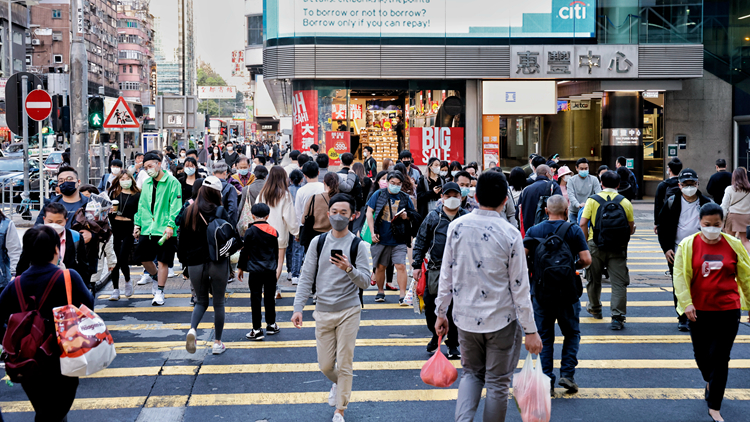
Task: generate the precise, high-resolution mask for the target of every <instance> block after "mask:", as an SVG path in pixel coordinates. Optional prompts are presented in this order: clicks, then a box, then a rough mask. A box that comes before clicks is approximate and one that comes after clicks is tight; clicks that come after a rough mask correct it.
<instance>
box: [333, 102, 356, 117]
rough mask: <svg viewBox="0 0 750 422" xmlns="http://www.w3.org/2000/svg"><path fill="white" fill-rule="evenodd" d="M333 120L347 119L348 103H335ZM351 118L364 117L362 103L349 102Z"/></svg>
mask: <svg viewBox="0 0 750 422" xmlns="http://www.w3.org/2000/svg"><path fill="white" fill-rule="evenodd" d="M331 119H332V120H346V104H333V111H332V112H331ZM349 119H351V120H355V119H358V120H361V119H362V104H349Z"/></svg>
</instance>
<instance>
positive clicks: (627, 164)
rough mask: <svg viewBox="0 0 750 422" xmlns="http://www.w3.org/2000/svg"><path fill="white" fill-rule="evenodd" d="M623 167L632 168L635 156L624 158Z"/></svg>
mask: <svg viewBox="0 0 750 422" xmlns="http://www.w3.org/2000/svg"><path fill="white" fill-rule="evenodd" d="M625 167H627V168H628V169H630V170H633V169H634V168H635V158H626V159H625Z"/></svg>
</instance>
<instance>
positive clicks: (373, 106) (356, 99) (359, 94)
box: [332, 90, 408, 162]
mask: <svg viewBox="0 0 750 422" xmlns="http://www.w3.org/2000/svg"><path fill="white" fill-rule="evenodd" d="M348 100H349V105H348V107H347V103H346V98H344V99H342V100H337V101H334V103H333V113H332V114H333V117H334V120H335V122H334V124H333V127H334V130H337V131H347V130H348V131H349V132H350V133H351V151H352V152H354V153H355V157H357V158H360V159H361V158H362V148H364V147H366V146H369V147H372V149H373V157H374V158H375V160H376V161H378V162H382V161H383V159H385V158H389V159H391V160H393V161H396V160H397V159H398V153H399V152H400V151H401V150H403V149H404V146H405V141H404V139H405V132H406V123H405V121H404V120H405V119H404V110H405V109H406V104H407V103H408V94H407V92H406V91H395V90H351V92H350V95H349V99H348ZM347 109H348V110H349V113H348V116H347V113H346V111H347ZM347 117H348V119H347Z"/></svg>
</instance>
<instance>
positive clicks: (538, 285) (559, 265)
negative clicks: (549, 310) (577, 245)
mask: <svg viewBox="0 0 750 422" xmlns="http://www.w3.org/2000/svg"><path fill="white" fill-rule="evenodd" d="M571 227H573V223H570V222H567V221H566V222H563V223H562V224H561V225H560V227H559V228H558V229H557V230H556V231H555V232H554V233H551V234H550V235H549V236H547V238H546V239H540V240H539V245H537V247H536V249H535V250H534V268H533V273H532V283H534V298H536V300H537V302H539V304H541V305H553V304H560V305H570V304H573V303H576V302H577V301H578V299H579V298H580V297H581V294H583V284H582V283H581V277H579V276H578V275H576V266H575V265H576V264H575V257H574V256H573V252H571V250H570V246H569V245H568V242H566V241H565V235H566V234H567V233H568V230H570V228H571Z"/></svg>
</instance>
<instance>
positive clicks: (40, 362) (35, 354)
mask: <svg viewBox="0 0 750 422" xmlns="http://www.w3.org/2000/svg"><path fill="white" fill-rule="evenodd" d="M23 247H24V253H25V254H26V255H27V256H29V257H31V266H30V267H29V268H28V269H27V270H26V271H25V272H24V273H23V274H22V275H21V276H19V277H16V279H14V280H13V282H11V283H10V284H9V285H8V287H7V288H6V289H5V290H3V292H2V294H0V336H2V338H3V347H4V349H5V351H6V354H4V355H3V358H4V360H5V363H6V370H9V369H10V368H11V367H15V368H17V369H16V370H15V371H14V372H13V376H12V377H11V378H15V379H16V381H18V382H20V384H21V387H23V390H24V391H25V392H26V395H27V396H28V398H29V401H30V402H31V405H32V406H33V407H34V410H35V411H36V420H38V421H59V420H62V419H63V418H65V416H66V415H67V414H68V411H69V410H70V407H71V406H72V405H73V400H75V396H76V390H77V389H78V378H76V377H66V376H63V375H61V373H60V348H59V346H58V345H57V339H56V337H55V325H54V318H53V315H52V309H53V308H56V307H59V306H64V305H67V304H68V297H67V293H66V289H65V278H64V275H63V270H61V269H60V268H59V267H58V266H57V263H58V261H59V257H60V248H61V245H60V236H58V235H57V232H56V231H55V229H53V228H52V227H48V226H37V227H34V228H32V229H29V230H28V231H27V232H26V233H25V234H24V236H23ZM62 247H65V246H62ZM69 271H70V277H71V287H72V289H71V299H72V301H71V302H72V303H73V304H74V305H76V306H78V307H80V306H81V305H86V306H87V307H89V308H90V309H93V308H94V297H93V296H92V295H91V293H90V292H89V291H88V289H87V288H86V285H85V284H84V282H83V279H82V278H81V276H80V275H79V274H78V273H77V272H76V271H75V270H69ZM34 310H36V311H38V315H37V316H38V317H39V318H41V320H39V319H38V321H43V327H44V335H43V336H42V337H43V343H42V344H40V345H39V346H40V347H38V349H37V350H33V351H30V350H25V348H22V347H20V344H21V342H20V341H17V340H18V339H20V338H22V337H24V336H25V334H27V333H25V332H24V330H25V329H26V330H28V326H27V325H24V324H15V323H14V322H17V321H18V316H21V315H23V314H24V313H27V314H28V313H30V311H34ZM5 323H8V327H7V331H6V328H5ZM52 346H54V347H52ZM29 353H31V355H29ZM24 363H25V365H24ZM9 375H10V372H9Z"/></svg>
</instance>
